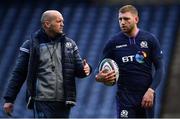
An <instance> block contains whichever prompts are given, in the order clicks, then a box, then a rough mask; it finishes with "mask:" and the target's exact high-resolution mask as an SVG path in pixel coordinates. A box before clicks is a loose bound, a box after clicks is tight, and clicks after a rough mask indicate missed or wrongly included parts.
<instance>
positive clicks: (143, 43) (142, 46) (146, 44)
mask: <svg viewBox="0 0 180 119" xmlns="http://www.w3.org/2000/svg"><path fill="white" fill-rule="evenodd" d="M140 46H141V48H148V43H147V41H142V42H141V43H140Z"/></svg>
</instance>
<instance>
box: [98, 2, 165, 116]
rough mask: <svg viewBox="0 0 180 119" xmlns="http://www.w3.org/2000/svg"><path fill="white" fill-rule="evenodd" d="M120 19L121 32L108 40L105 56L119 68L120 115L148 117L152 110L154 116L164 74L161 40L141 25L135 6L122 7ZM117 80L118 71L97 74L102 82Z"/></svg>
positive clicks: (118, 109)
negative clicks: (157, 93) (156, 94)
mask: <svg viewBox="0 0 180 119" xmlns="http://www.w3.org/2000/svg"><path fill="white" fill-rule="evenodd" d="M118 19H119V25H120V28H121V32H119V33H118V34H116V35H115V36H113V37H112V38H111V40H109V41H108V42H107V44H106V45H105V48H104V50H103V57H102V59H104V58H111V59H113V60H114V61H115V62H116V63H117V64H118V67H119V72H120V73H119V75H120V76H119V80H118V82H117V88H118V89H117V98H116V99H117V112H118V113H117V114H118V115H117V116H118V118H124V117H130V118H137V117H139V118H140V117H141V118H142V117H143V118H146V117H148V116H147V112H150V111H151V113H150V114H148V115H149V117H153V115H154V114H153V111H152V110H153V107H154V104H155V89H156V88H157V86H158V84H159V83H160V80H161V79H162V76H163V73H164V68H163V61H162V51H161V48H160V43H159V41H158V39H157V38H156V37H155V36H154V35H153V34H151V33H149V32H146V31H144V30H142V29H139V28H138V26H137V23H138V22H139V17H138V11H137V9H136V8H135V7H134V6H132V5H125V6H123V7H121V8H120V9H119V18H118ZM152 65H154V67H155V75H153V74H152V72H153V68H152ZM114 80H115V71H114V70H113V71H111V72H108V73H107V72H105V71H104V70H102V71H99V72H98V74H97V75H96V81H98V82H102V83H108V82H109V83H111V82H113V81H114Z"/></svg>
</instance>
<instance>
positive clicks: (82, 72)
mask: <svg viewBox="0 0 180 119" xmlns="http://www.w3.org/2000/svg"><path fill="white" fill-rule="evenodd" d="M74 58H75V74H76V76H77V77H79V78H84V77H86V76H89V75H90V74H91V72H92V67H91V66H90V65H89V64H88V63H87V61H86V60H85V59H84V60H82V58H81V56H80V54H79V50H78V47H77V45H76V44H75V42H74Z"/></svg>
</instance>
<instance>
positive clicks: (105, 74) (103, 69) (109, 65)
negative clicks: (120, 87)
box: [96, 58, 119, 86]
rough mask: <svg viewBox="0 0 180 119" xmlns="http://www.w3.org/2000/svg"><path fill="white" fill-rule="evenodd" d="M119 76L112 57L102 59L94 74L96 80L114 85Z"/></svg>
mask: <svg viewBox="0 0 180 119" xmlns="http://www.w3.org/2000/svg"><path fill="white" fill-rule="evenodd" d="M118 78H119V69H118V66H117V64H116V62H115V61H113V60H112V59H108V58H106V59H104V60H103V61H102V62H101V63H100V65H99V73H98V74H97V75H96V81H98V82H102V83H104V84H105V85H108V86H112V85H114V84H115V83H116V82H117V80H118Z"/></svg>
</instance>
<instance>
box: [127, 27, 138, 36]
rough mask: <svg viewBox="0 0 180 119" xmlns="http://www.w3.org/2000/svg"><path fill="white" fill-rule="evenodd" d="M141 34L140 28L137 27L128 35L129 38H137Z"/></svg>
mask: <svg viewBox="0 0 180 119" xmlns="http://www.w3.org/2000/svg"><path fill="white" fill-rule="evenodd" d="M138 32H139V28H137V26H135V27H134V28H133V29H132V31H131V32H130V33H126V35H127V36H129V37H136V35H137V34H138Z"/></svg>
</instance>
